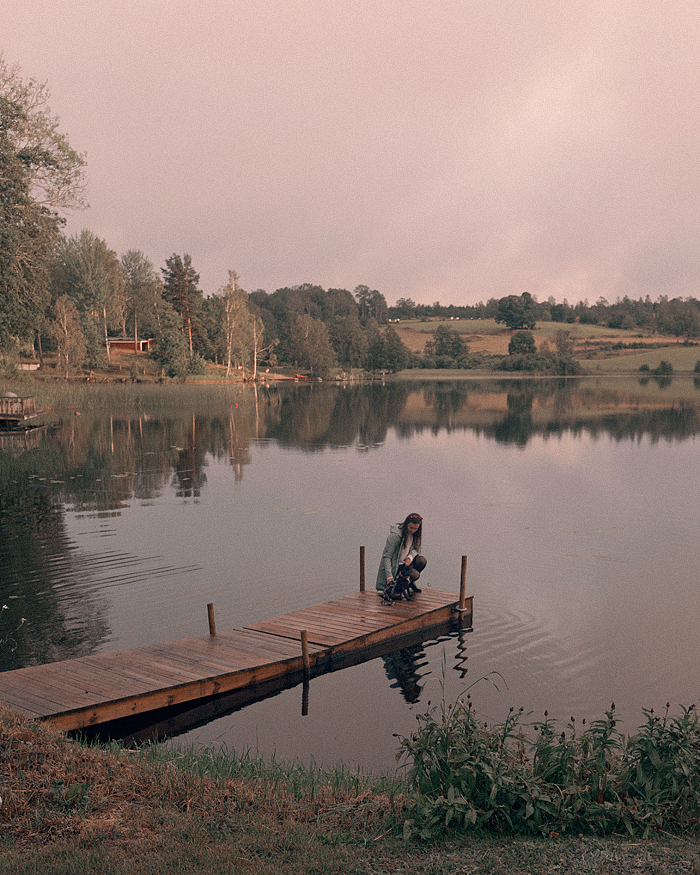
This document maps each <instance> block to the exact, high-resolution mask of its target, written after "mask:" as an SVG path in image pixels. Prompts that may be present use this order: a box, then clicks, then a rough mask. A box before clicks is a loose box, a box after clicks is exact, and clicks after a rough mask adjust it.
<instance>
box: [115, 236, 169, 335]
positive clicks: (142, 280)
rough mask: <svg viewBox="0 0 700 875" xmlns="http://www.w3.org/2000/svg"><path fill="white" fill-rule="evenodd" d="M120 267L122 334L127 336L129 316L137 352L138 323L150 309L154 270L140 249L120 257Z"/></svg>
mask: <svg viewBox="0 0 700 875" xmlns="http://www.w3.org/2000/svg"><path fill="white" fill-rule="evenodd" d="M121 267H122V279H123V282H124V304H125V306H124V309H123V318H122V333H123V334H124V336H126V335H127V333H128V332H127V330H126V321H127V319H128V318H129V316H131V318H132V319H133V323H134V350H138V339H139V323H140V321H141V318H142V317H143V316H145V315H146V313H147V312H148V309H149V307H150V303H151V300H152V296H153V285H154V283H155V280H156V276H155V270H154V268H153V264H152V263H151V261H150V260H149V259H148V258H146V256H145V255H144V253H143V252H141V250H140V249H129V250H128V251H127V252H125V253H124V254H123V255H122V257H121ZM159 293H160V292H159Z"/></svg>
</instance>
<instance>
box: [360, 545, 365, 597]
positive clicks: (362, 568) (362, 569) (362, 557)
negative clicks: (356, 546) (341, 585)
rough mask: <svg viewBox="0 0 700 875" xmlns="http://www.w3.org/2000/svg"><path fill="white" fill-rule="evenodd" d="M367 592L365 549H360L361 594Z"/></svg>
mask: <svg viewBox="0 0 700 875" xmlns="http://www.w3.org/2000/svg"><path fill="white" fill-rule="evenodd" d="M364 591H365V548H364V547H360V592H364Z"/></svg>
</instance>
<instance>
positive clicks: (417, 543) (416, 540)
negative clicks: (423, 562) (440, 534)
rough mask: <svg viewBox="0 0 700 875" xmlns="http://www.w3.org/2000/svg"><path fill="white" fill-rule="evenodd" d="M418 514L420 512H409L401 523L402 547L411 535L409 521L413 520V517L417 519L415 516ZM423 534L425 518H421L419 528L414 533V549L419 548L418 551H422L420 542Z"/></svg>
mask: <svg viewBox="0 0 700 875" xmlns="http://www.w3.org/2000/svg"><path fill="white" fill-rule="evenodd" d="M417 516H418V514H416V513H409V515H408V516H407V517H406V519H405V520H404V521H403V522H402V523H401V546H402V547H405V546H406V541H407V540H408V535H409V531H408V523H409V522H410V521H411V518H413V520H414V521H415V518H416V517H417ZM422 535H423V520H422V519H421V521H420V523H419V524H418V528H417V529H416V531H415V532H414V533H413V549H414V550H418V552H420V542H421V536H422Z"/></svg>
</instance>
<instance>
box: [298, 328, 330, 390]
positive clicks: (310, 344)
mask: <svg viewBox="0 0 700 875" xmlns="http://www.w3.org/2000/svg"><path fill="white" fill-rule="evenodd" d="M294 327H295V331H294V359H295V361H296V362H297V364H298V366H299V367H300V368H308V370H309V371H310V373H311V374H315V375H317V376H319V377H327V376H328V374H329V373H330V370H331V368H332V367H335V364H336V361H335V354H334V352H333V347H332V346H331V342H330V337H329V335H328V329H327V328H326V326H325V324H324V323H323V322H321V321H320V319H313V318H312V317H311V316H307V315H306V314H305V313H302V314H301V315H300V316H297V317H296V320H295V325H294Z"/></svg>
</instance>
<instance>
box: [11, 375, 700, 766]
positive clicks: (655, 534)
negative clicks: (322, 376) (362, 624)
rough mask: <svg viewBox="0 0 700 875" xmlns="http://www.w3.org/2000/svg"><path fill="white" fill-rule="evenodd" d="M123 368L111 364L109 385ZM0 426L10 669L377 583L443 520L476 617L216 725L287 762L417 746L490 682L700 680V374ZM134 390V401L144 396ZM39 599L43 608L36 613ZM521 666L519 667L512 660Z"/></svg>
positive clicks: (582, 686)
mask: <svg viewBox="0 0 700 875" xmlns="http://www.w3.org/2000/svg"><path fill="white" fill-rule="evenodd" d="M94 390H95V391H99V390H100V387H94ZM143 391H144V393H145V394H144V398H143V399H142V400H141V402H140V405H139V409H138V410H136V411H135V412H129V411H128V410H127V409H126V408H125V407H124V405H123V404H122V403H121V402H120V401H119V398H118V396H117V395H115V396H114V400H113V402H110V404H111V413H109V414H108V413H103V412H101V413H97V412H93V413H91V412H90V409H89V407H85V408H83V410H82V415H81V416H80V417H77V416H75V415H73V414H72V413H66V414H65V415H56V417H55V419H54V420H52V421H51V423H50V426H49V428H47V430H46V431H44V432H42V433H40V434H35V435H33V436H31V437H29V438H9V437H7V436H0V488H1V492H0V599H1V600H2V604H4V605H7V606H8V610H7V611H3V613H2V618H0V622H1V623H2V625H1V626H0V639H2V638H3V636H4V637H6V638H7V640H6V641H4V643H3V644H2V645H1V646H0V668H1V669H3V670H7V669H11V668H17V667H19V666H22V665H28V664H32V663H37V662H46V661H53V660H58V659H65V658H70V657H74V656H79V655H84V654H87V653H94V652H102V651H107V650H116V649H121V648H126V647H133V646H139V645H142V644H148V643H153V642H155V641H158V640H169V639H173V638H181V637H185V636H189V635H204V634H206V633H207V611H206V605H207V603H208V602H213V603H214V607H215V611H216V623H217V628H219V629H225V628H230V627H237V626H242V625H244V624H246V623H249V622H253V621H255V620H261V619H264V618H266V617H270V616H274V615H276V614H279V613H283V612H285V611H288V610H293V609H296V608H300V607H304V606H307V605H311V604H315V603H317V602H320V601H326V600H328V599H329V598H332V597H334V596H336V595H340V594H344V593H349V592H353V591H355V590H357V588H358V577H359V548H360V545H364V546H365V548H366V554H367V576H368V585H369V586H373V581H374V575H375V573H376V566H377V564H378V562H379V556H380V554H381V551H382V547H383V545H384V541H385V539H386V535H387V533H388V528H389V525H390V524H391V523H393V522H397V521H399V520H400V519H403V517H404V516H405V515H406V514H407V513H408V512H410V511H413V510H417V511H419V512H420V513H421V514H422V515H423V516H424V517H425V522H424V544H423V548H424V549H423V552H424V553H425V555H426V556H427V558H428V567H427V569H426V571H425V572H424V574H423V576H422V580H423V582H424V583H423V585H430V584H432V585H433V586H435V587H436V588H439V589H447V590H453V591H455V592H457V591H458V588H459V575H460V565H461V556H462V555H463V554H466V555H467V556H468V557H469V560H468V572H467V581H468V583H467V589H468V591H469V592H470V593H471V594H473V595H474V631H473V632H472V633H469V634H464V633H463V634H461V635H454V636H446V637H444V638H443V639H441V640H438V641H430V642H426V643H425V644H424V645H423V646H421V647H416V648H411V649H408V650H405V651H401V652H398V653H395V654H392V655H391V656H388V657H383V658H377V659H375V660H372V661H370V662H368V663H364V664H362V665H359V666H355V667H353V668H348V669H345V670H343V671H341V672H336V673H334V674H330V675H325V676H322V677H319V678H315V679H314V680H312V682H311V685H310V690H309V703H308V704H309V707H308V714H306V715H302V688H301V686H298V687H294V688H292V689H290V690H287V691H284V692H282V693H280V694H279V695H276V696H272V697H271V698H269V699H267V700H264V701H261V702H257V703H255V704H253V705H249V706H247V707H246V708H243V709H241V710H238V711H236V712H234V713H232V714H229V715H227V716H225V717H222V718H219V719H217V720H215V721H213V722H211V723H209V724H207V725H205V726H202V727H200V728H198V729H196V730H192V731H190V732H189V733H188V734H187V735H186V736H185V738H186V740H187V741H193V742H195V743H201V744H207V745H212V744H213V745H225V746H228V747H229V748H234V749H236V750H239V751H240V750H243V749H245V748H248V749H250V750H252V751H254V752H260V753H262V754H264V755H270V754H273V753H274V754H275V755H276V756H277V757H279V758H283V759H290V760H291V759H295V758H297V759H299V760H301V761H303V762H308V761H310V760H311V759H314V760H315V761H316V762H320V763H324V764H331V763H333V762H336V761H343V762H345V763H350V764H359V765H360V766H362V767H364V768H374V769H390V768H393V767H395V759H394V754H395V751H396V747H397V745H396V739H395V738H394V736H393V733H399V734H408V733H409V732H411V731H412V729H413V727H414V725H415V715H416V713H418V712H420V711H424V710H425V709H426V708H427V707H428V702H429V701H431V702H432V703H435V702H437V701H439V700H440V698H441V696H442V695H443V688H444V695H445V697H446V698H447V699H448V700H450V701H452V700H454V698H455V697H457V696H458V695H460V694H461V693H462V692H463V691H464V690H465V689H466V688H467V687H470V686H471V685H473V686H471V694H472V698H473V699H474V700H475V703H476V707H477V710H478V712H479V713H480V714H481V715H482V716H483V718H484V719H485V720H489V721H492V720H496V721H500V720H502V719H503V718H504V717H505V716H506V715H507V713H508V709H509V708H510V706H514V707H516V708H517V707H519V706H521V705H522V706H523V707H524V708H525V710H526V711H529V712H532V716H533V719H535V718H540V717H541V716H542V713H543V712H544V710H545V709H547V710H548V711H549V714H550V715H555V716H557V717H558V718H559V719H561V720H562V721H568V719H569V717H571V716H575V717H576V719H577V720H579V719H581V718H583V717H586V718H587V719H588V720H591V719H595V718H598V717H600V716H602V714H603V711H604V710H605V709H606V708H607V707H608V706H609V705H610V703H611V701H613V700H614V701H615V703H616V706H617V710H618V713H619V714H620V715H621V716H622V718H623V720H624V726H623V728H625V729H626V730H627V731H632V729H633V728H634V727H635V726H636V725H637V724H638V723H639V722H640V721H641V717H642V710H641V709H642V708H647V707H654V708H656V709H659V708H661V707H663V706H664V705H665V703H666V702H667V701H670V702H671V704H672V705H677V704H678V703H683V704H690V703H691V702H695V701H698V699H700V675H699V673H698V666H699V665H700V635H698V631H697V625H698V622H699V621H700V585H699V575H698V568H699V567H700V561H699V560H700V546H699V544H700V538H699V537H698V536H699V535H700V531H699V530H700V522H699V520H700V488H699V487H700V482H699V481H700V474H699V473H698V464H697V460H698V449H699V440H700V439H699V435H700V391H699V390H698V388H697V386H696V384H695V383H694V381H693V380H692V379H683V378H679V377H676V378H673V380H672V381H670V382H669V381H665V382H660V381H657V380H651V381H649V382H647V383H644V384H643V383H640V382H639V381H638V380H632V379H630V380H628V381H626V382H625V381H623V380H621V379H618V380H615V379H609V380H605V379H596V380H593V379H589V380H578V381H568V382H566V383H560V382H552V381H532V382H517V381H507V382H504V381H498V380H494V381H482V382H475V381H463V382H457V381H455V382H441V383H422V384H419V383H398V384H391V385H389V384H388V385H386V386H381V385H369V386H357V385H349V386H345V387H343V386H331V385H313V386H308V385H307V386H303V385H280V386H271V387H269V388H263V389H259V390H258V391H257V392H254V391H253V390H252V389H246V390H236V391H235V392H234V391H233V390H231V391H228V392H227V391H224V390H221V389H220V388H218V387H216V388H212V389H209V388H207V387H201V389H199V390H198V391H199V392H200V397H199V398H198V400H197V402H196V406H195V407H192V408H190V407H188V404H187V403H186V402H185V401H182V400H180V401H178V402H177V403H176V404H174V405H173V407H174V410H176V411H177V412H174V411H173V412H171V411H168V410H167V409H166V408H164V407H163V392H168V391H172V392H176V391H178V390H177V389H172V390H169V389H165V390H164V389H160V396H159V399H158V405H159V407H158V409H156V407H155V405H154V406H153V407H151V405H150V402H149V398H148V394H147V390H146V389H144V390H143ZM120 409H121V412H120ZM21 617H25V618H26V619H27V622H26V623H25V624H24V625H23V626H21V628H19V629H18V630H17V631H14V630H15V629H16V627H17V626H18V625H19V620H20V618H21ZM496 673H497V674H496Z"/></svg>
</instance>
